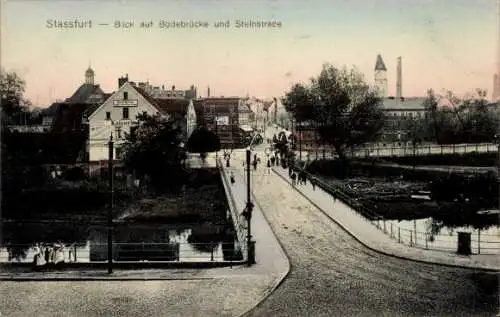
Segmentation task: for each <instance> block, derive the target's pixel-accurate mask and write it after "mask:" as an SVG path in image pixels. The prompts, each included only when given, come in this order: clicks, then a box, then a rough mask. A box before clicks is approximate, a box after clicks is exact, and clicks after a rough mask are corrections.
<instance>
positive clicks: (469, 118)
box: [424, 89, 499, 144]
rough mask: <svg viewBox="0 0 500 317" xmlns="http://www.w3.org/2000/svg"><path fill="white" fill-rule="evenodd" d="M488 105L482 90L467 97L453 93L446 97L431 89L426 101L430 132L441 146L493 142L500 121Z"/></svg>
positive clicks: (448, 93) (447, 92)
mask: <svg viewBox="0 0 500 317" xmlns="http://www.w3.org/2000/svg"><path fill="white" fill-rule="evenodd" d="M487 104H488V102H487V100H486V91H485V90H482V89H476V91H475V92H474V93H472V94H469V95H466V96H463V97H459V96H457V95H456V94H455V93H453V92H452V91H449V90H448V91H445V92H444V93H443V94H442V95H435V94H434V92H433V91H432V90H429V93H428V97H427V99H426V100H425V101H424V106H425V108H426V110H427V111H428V113H429V114H430V116H429V117H430V118H429V120H431V124H430V125H429V127H428V128H429V129H430V131H429V133H431V134H432V135H433V136H434V139H435V140H436V141H437V142H438V143H440V144H451V143H478V142H491V141H493V138H494V136H495V134H496V133H497V132H498V130H497V129H498V124H499V118H498V115H497V114H496V113H494V112H493V111H491V110H489V109H488V107H487ZM438 105H441V106H439V107H438Z"/></svg>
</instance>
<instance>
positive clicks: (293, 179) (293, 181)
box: [290, 172, 297, 186]
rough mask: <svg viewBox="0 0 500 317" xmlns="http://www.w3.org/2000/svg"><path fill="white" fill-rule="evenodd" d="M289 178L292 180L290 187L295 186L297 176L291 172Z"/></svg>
mask: <svg viewBox="0 0 500 317" xmlns="http://www.w3.org/2000/svg"><path fill="white" fill-rule="evenodd" d="M290 178H291V179H292V185H293V186H295V185H296V183H295V181H296V178H297V174H295V173H294V172H292V174H291V175H290Z"/></svg>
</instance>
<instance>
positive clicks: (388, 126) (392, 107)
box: [380, 97, 427, 142]
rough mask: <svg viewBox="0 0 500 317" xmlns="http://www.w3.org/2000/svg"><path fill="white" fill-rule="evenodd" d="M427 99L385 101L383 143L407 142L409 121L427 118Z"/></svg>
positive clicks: (412, 98)
mask: <svg viewBox="0 0 500 317" xmlns="http://www.w3.org/2000/svg"><path fill="white" fill-rule="evenodd" d="M425 100H426V97H407V98H404V97H401V99H400V100H399V102H398V100H397V99H396V98H394V97H388V98H386V99H384V101H383V102H384V103H383V110H384V112H385V118H386V122H385V124H384V128H383V130H382V135H381V138H380V141H382V142H406V141H407V134H408V131H407V127H406V126H407V125H406V124H405V123H406V122H407V121H408V120H417V119H423V118H425V117H426V116H427V111H426V109H425V106H424V101H425Z"/></svg>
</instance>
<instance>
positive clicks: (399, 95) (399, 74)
mask: <svg viewBox="0 0 500 317" xmlns="http://www.w3.org/2000/svg"><path fill="white" fill-rule="evenodd" d="M396 76H397V78H396V104H397V105H399V104H400V103H401V100H402V97H403V66H402V64H401V56H399V57H398V66H397V75H396Z"/></svg>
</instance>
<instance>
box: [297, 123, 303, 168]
mask: <svg viewBox="0 0 500 317" xmlns="http://www.w3.org/2000/svg"><path fill="white" fill-rule="evenodd" d="M297 130H298V131H299V133H298V134H299V161H302V123H300V122H298V124H297Z"/></svg>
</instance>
